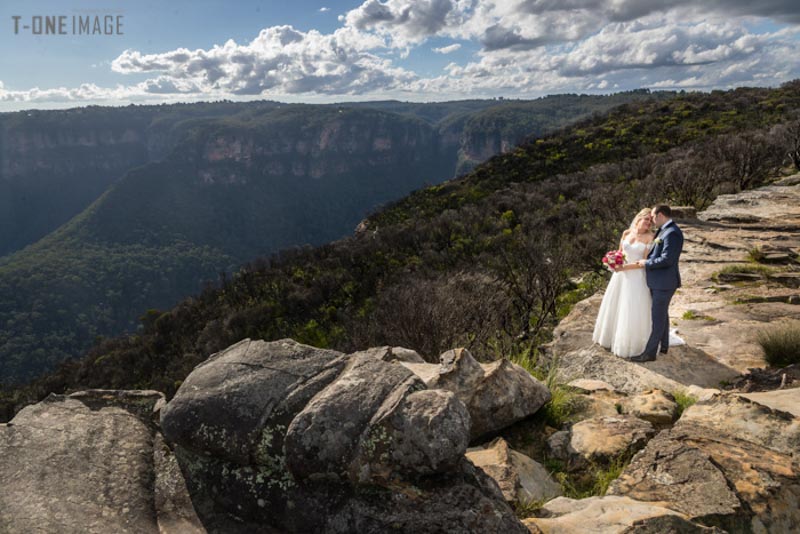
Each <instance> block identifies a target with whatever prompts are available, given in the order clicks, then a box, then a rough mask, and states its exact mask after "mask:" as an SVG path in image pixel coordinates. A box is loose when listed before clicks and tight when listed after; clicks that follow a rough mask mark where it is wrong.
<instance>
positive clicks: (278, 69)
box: [111, 26, 415, 95]
mask: <svg viewBox="0 0 800 534" xmlns="http://www.w3.org/2000/svg"><path fill="white" fill-rule="evenodd" d="M385 46H386V45H385V42H384V41H383V39H381V38H380V37H378V36H375V35H372V34H368V33H363V32H358V31H356V30H353V29H352V28H340V29H338V30H336V31H335V32H333V33H331V34H322V33H319V32H318V31H316V30H311V31H308V32H302V31H299V30H295V29H294V28H292V27H291V26H274V27H271V28H266V29H264V30H262V31H261V33H259V35H258V37H256V38H255V39H254V40H253V41H251V42H250V43H249V44H246V45H238V44H237V43H236V42H234V41H233V40H228V41H227V42H226V43H225V44H224V45H222V46H218V45H215V46H214V47H213V48H211V49H209V50H203V49H197V50H188V49H185V48H179V49H177V50H172V51H169V52H164V53H160V54H141V53H140V52H138V51H136V50H126V51H124V52H123V53H122V54H121V55H120V56H119V57H117V58H116V59H115V60H114V61H113V62H112V64H111V67H112V69H113V70H114V71H116V72H119V73H123V74H129V73H141V72H161V73H164V76H165V77H166V78H168V79H171V80H180V81H181V82H182V83H183V85H182V86H181V87H180V88H181V90H183V89H184V88H189V89H187V90H197V91H223V92H226V93H230V94H233V95H263V94H297V93H318V94H364V93H369V92H371V91H379V90H383V89H391V88H393V87H395V86H396V85H398V84H401V83H405V82H408V81H410V80H412V79H413V78H414V77H415V75H414V74H413V73H411V72H409V71H406V70H404V69H402V68H399V67H396V66H394V65H392V63H391V62H390V61H389V60H387V59H384V58H381V57H379V56H378V55H376V54H375V53H374V51H375V50H380V49H383V48H385ZM163 85H164V83H160V84H158V86H154V87H153V90H154V91H160V90H161V88H162V86H163ZM192 88H194V89H192Z"/></svg>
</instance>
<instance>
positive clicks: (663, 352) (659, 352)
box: [658, 349, 667, 354]
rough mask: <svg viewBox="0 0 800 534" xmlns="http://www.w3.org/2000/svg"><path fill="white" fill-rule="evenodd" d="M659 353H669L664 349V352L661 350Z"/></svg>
mask: <svg viewBox="0 0 800 534" xmlns="http://www.w3.org/2000/svg"><path fill="white" fill-rule="evenodd" d="M658 353H659V354H666V353H667V351H666V349H664V350H659V351H658Z"/></svg>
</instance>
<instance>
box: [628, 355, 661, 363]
mask: <svg viewBox="0 0 800 534" xmlns="http://www.w3.org/2000/svg"><path fill="white" fill-rule="evenodd" d="M629 359H630V361H632V362H652V361H655V359H656V356H655V354H653V355H652V356H651V355H649V354H645V353H641V354H638V355H636V356H631V357H630V358H629Z"/></svg>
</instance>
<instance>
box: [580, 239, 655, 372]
mask: <svg viewBox="0 0 800 534" xmlns="http://www.w3.org/2000/svg"><path fill="white" fill-rule="evenodd" d="M648 250H649V248H648V245H646V244H644V243H630V242H629V241H628V240H627V239H626V240H623V242H622V251H623V252H624V253H625V256H626V258H625V261H626V263H635V262H637V261H639V260H641V259H643V258H644V257H646V256H647V252H648ZM651 302H652V297H651V296H650V289H649V288H648V287H647V280H646V278H645V270H644V269H631V270H629V271H618V272H615V273H614V274H612V275H611V281H610V282H609V283H608V287H607V288H606V293H605V295H603V302H602V303H601V304H600V312H599V313H598V314H597V322H596V323H595V325H594V334H592V341H594V342H595V343H598V344H600V345H601V346H603V347H605V348H607V349H609V350H610V351H611V352H613V353H614V354H616V355H617V356H620V357H622V358H630V357H631V356H636V355H637V354H641V353H642V351H643V350H644V348H645V345H647V339H648V338H649V337H650V331H651V329H652V322H651V319H650V307H651Z"/></svg>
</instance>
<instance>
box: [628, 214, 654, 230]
mask: <svg viewBox="0 0 800 534" xmlns="http://www.w3.org/2000/svg"><path fill="white" fill-rule="evenodd" d="M651 211H652V210H651V209H650V208H642V209H641V210H640V211H639V213H637V214H636V217H634V218H633V222H631V226H630V230H631V232H634V233H636V225H637V224H639V221H641V220H642V219H644V218H645V217H649V216H650V212H651ZM651 226H652V223H651Z"/></svg>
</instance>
